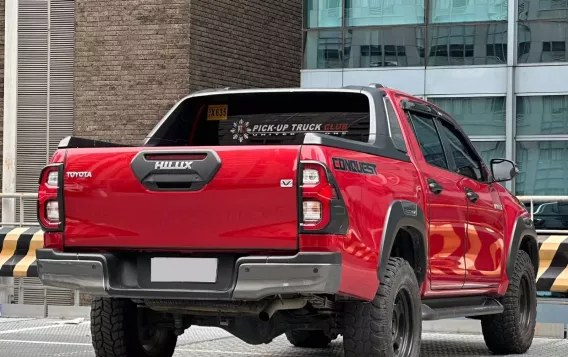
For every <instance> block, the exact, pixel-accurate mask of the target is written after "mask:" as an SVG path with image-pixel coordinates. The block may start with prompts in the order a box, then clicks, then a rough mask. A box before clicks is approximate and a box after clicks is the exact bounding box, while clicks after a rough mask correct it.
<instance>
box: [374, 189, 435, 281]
mask: <svg viewBox="0 0 568 357" xmlns="http://www.w3.org/2000/svg"><path fill="white" fill-rule="evenodd" d="M383 227H384V228H383V237H382V240H381V247H380V251H379V256H380V259H379V269H378V278H379V281H381V279H382V278H383V277H384V276H385V274H386V268H387V262H388V260H389V257H390V255H391V252H392V248H393V246H394V242H395V239H396V237H397V233H398V231H399V230H400V229H401V228H402V227H412V228H414V229H415V230H416V231H417V232H418V233H419V234H412V240H413V246H414V247H415V248H418V249H415V250H414V254H415V259H416V260H415V261H416V265H417V267H416V274H417V278H418V284H420V285H421V284H422V282H424V280H425V279H426V272H427V262H428V236H427V233H426V232H427V230H426V219H425V216H424V211H423V210H422V207H420V206H419V205H417V204H416V203H414V202H411V201H406V200H396V201H393V202H392V203H391V204H390V206H389V208H388V211H387V215H386V217H385V223H384V226H383Z"/></svg>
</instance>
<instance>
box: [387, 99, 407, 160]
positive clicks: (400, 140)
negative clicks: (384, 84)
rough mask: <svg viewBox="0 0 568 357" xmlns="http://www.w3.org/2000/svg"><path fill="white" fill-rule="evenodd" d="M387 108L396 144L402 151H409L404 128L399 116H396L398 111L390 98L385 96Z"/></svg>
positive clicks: (393, 139)
mask: <svg viewBox="0 0 568 357" xmlns="http://www.w3.org/2000/svg"><path fill="white" fill-rule="evenodd" d="M385 109H386V112H387V117H388V120H389V127H390V131H391V137H392V141H393V143H394V146H395V147H396V148H397V149H398V150H400V151H404V152H407V151H408V149H407V148H406V143H405V142H404V136H403V135H402V128H401V127H400V123H399V121H398V117H397V116H396V111H395V110H394V107H393V106H392V103H391V101H390V99H388V98H385Z"/></svg>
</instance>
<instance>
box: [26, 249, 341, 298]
mask: <svg viewBox="0 0 568 357" xmlns="http://www.w3.org/2000/svg"><path fill="white" fill-rule="evenodd" d="M151 258H152V256H151V255H138V256H132V255H131V256H125V255H124V254H123V255H121V256H119V255H118V254H110V253H105V254H87V253H85V254H83V253H61V252H58V251H56V250H53V249H38V251H37V262H38V264H37V266H38V273H39V278H40V280H41V281H42V283H43V284H45V285H47V286H54V287H61V288H67V289H77V290H81V291H84V292H86V293H89V294H91V295H93V296H110V297H122V298H133V299H195V300H260V299H262V298H265V297H268V296H272V295H277V294H283V295H286V294H335V293H337V291H338V290H339V283H340V279H341V255H340V254H339V253H298V254H296V255H294V256H248V257H239V258H237V257H231V256H228V255H227V256H223V257H221V258H219V266H218V278H217V282H216V283H163V282H160V283H155V282H151V281H150V280H149V276H150V271H149V269H150V267H149V264H150V263H149V262H150V259H151Z"/></svg>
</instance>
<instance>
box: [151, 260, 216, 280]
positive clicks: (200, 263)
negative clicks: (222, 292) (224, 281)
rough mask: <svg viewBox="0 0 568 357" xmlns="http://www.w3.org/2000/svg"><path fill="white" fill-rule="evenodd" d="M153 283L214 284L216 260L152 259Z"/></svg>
mask: <svg viewBox="0 0 568 357" xmlns="http://www.w3.org/2000/svg"><path fill="white" fill-rule="evenodd" d="M150 264H151V273H150V281H151V282H153V283H215V282H217V265H218V259H217V258H152V259H151V263H150Z"/></svg>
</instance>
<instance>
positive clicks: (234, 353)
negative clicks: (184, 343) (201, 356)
mask: <svg viewBox="0 0 568 357" xmlns="http://www.w3.org/2000/svg"><path fill="white" fill-rule="evenodd" d="M204 342H207V341H204ZM177 351H180V352H195V353H215V354H228V355H242V356H265V355H266V354H265V353H259V352H240V351H218V350H195V349H189V348H187V349H186V348H176V352H177Z"/></svg>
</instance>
